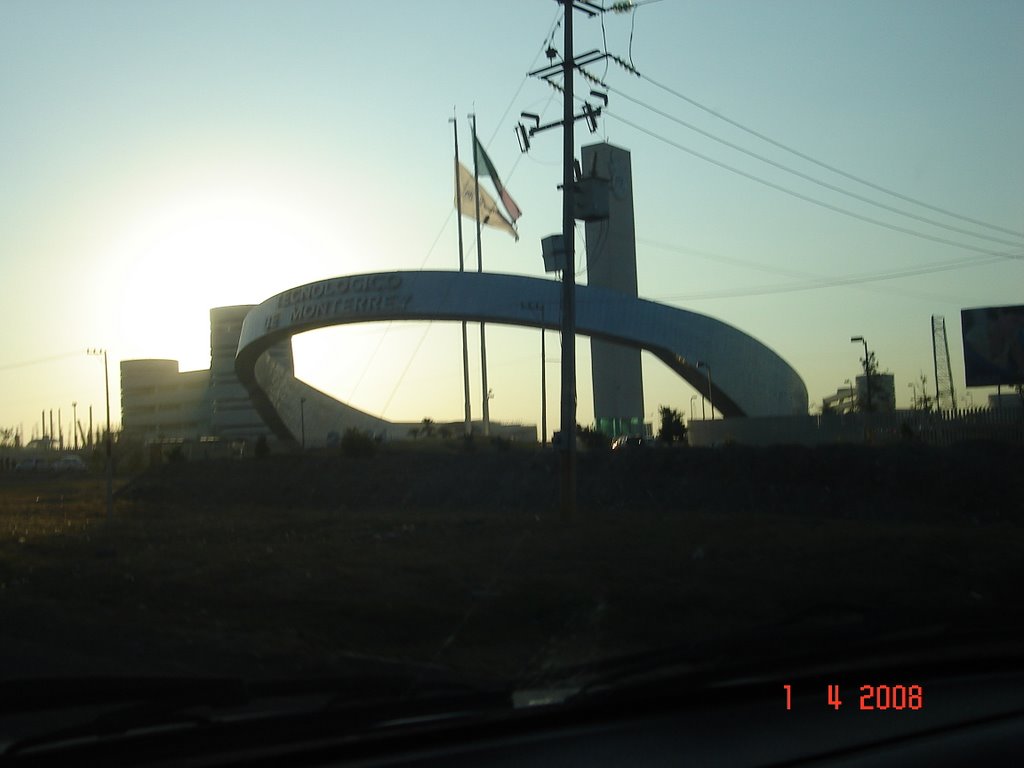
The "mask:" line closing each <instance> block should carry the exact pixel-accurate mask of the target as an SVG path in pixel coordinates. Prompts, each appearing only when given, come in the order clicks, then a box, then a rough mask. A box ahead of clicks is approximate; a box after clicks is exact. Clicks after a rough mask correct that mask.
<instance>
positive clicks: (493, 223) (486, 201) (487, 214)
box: [455, 163, 519, 240]
mask: <svg viewBox="0 0 1024 768" xmlns="http://www.w3.org/2000/svg"><path fill="white" fill-rule="evenodd" d="M476 186H477V185H476V183H475V182H474V181H473V174H472V173H470V172H469V170H468V169H467V168H466V166H464V165H463V164H462V163H459V188H458V189H456V190H455V207H456V208H459V207H460V200H461V209H462V215H463V216H468V217H469V218H471V219H475V218H476V196H475V195H474V194H473V190H474V188H475V187H476ZM480 223H481V224H485V225H486V226H488V227H494V228H495V229H503V230H505V231H506V232H508V233H509V234H510V235H512V237H514V238H515V239H516V240H518V239H519V233H518V232H516V228H515V227H514V226H512V222H511V221H509V220H508V219H506V218H505V217H504V216H503V215H502V213H501V210H500V209H499V208H498V204H497V203H496V202H495V201H494V198H493V197H491V196H490V195H489V194H487V190H485V189H481V190H480Z"/></svg>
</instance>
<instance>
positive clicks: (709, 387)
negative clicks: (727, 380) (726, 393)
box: [697, 360, 715, 421]
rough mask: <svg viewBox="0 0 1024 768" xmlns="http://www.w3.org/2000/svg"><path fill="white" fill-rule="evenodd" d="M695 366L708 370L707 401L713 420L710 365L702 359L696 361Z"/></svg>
mask: <svg viewBox="0 0 1024 768" xmlns="http://www.w3.org/2000/svg"><path fill="white" fill-rule="evenodd" d="M697 367H698V368H703V369H704V370H706V371H707V372H708V402H709V403H711V420H712V421H714V420H715V396H714V395H713V394H711V366H710V365H708V364H707V363H705V362H704V361H703V360H698V361H697Z"/></svg>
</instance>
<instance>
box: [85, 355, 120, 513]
mask: <svg viewBox="0 0 1024 768" xmlns="http://www.w3.org/2000/svg"><path fill="white" fill-rule="evenodd" d="M88 354H90V355H103V387H104V389H105V390H106V394H107V519H108V520H109V519H110V518H111V517H112V515H113V511H114V446H113V436H112V435H111V434H110V366H109V365H108V364H107V350H105V349H90V350H88Z"/></svg>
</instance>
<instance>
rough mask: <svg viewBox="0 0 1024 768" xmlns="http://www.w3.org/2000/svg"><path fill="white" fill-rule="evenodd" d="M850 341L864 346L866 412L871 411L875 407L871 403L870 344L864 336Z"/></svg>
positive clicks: (854, 337) (851, 338)
mask: <svg viewBox="0 0 1024 768" xmlns="http://www.w3.org/2000/svg"><path fill="white" fill-rule="evenodd" d="M850 341H851V342H852V343H854V344H856V343H857V342H858V341H859V342H860V343H861V344H863V345H864V382H865V387H866V388H867V403H865V407H864V410H865V411H870V410H871V409H872V407H873V406H872V402H871V368H870V367H869V366H868V343H867V341H866V340H865V339H864V337H863V336H851V337H850Z"/></svg>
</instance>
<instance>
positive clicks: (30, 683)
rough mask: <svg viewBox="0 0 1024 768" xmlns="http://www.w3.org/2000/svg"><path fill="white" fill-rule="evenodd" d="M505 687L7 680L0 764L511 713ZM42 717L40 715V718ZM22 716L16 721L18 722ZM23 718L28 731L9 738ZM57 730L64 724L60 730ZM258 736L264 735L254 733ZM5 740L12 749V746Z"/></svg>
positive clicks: (429, 680)
mask: <svg viewBox="0 0 1024 768" xmlns="http://www.w3.org/2000/svg"><path fill="white" fill-rule="evenodd" d="M510 707H511V696H510V694H509V692H508V691H506V690H487V689H481V688H478V687H475V686H471V685H468V684H465V683H462V682H460V681H458V680H455V679H446V678H443V677H441V676H439V675H437V674H434V675H423V674H422V673H421V674H419V675H409V674H406V675H401V674H390V675H372V676H353V677H351V678H341V679H326V680H323V679H321V680H309V679H304V680H270V681H266V682H254V681H243V680H235V679H217V678H213V679H209V678H199V679H176V678H139V679H132V678H77V679H76V678H69V679H56V680H48V679H38V680H13V681H6V682H2V683H0V759H2V758H3V757H10V756H12V755H19V754H26V753H33V752H45V751H55V750H62V749H74V748H81V747H88V746H90V745H100V744H104V743H111V742H117V741H126V740H130V739H145V738H151V737H156V738H160V737H168V736H169V735H171V734H175V735H176V736H177V737H178V738H180V737H181V736H182V735H183V732H189V731H194V732H198V733H205V734H210V733H214V732H216V733H218V734H219V735H218V738H222V739H224V740H227V741H231V740H232V737H231V735H230V733H229V732H231V731H235V732H236V733H239V734H240V733H241V732H243V731H244V732H246V734H247V735H246V736H245V738H247V739H249V740H252V739H253V738H256V739H259V738H260V736H259V733H260V732H261V731H265V732H266V734H267V736H268V737H269V735H270V734H271V733H274V734H276V736H275V738H281V734H282V733H283V734H289V735H290V737H294V738H307V737H309V736H311V735H316V734H323V733H330V734H331V735H333V736H337V735H340V734H354V733H364V732H366V731H370V730H374V729H381V728H388V727H401V726H403V725H407V724H415V723H426V722H432V721H439V720H445V719H453V718H459V717H467V716H476V715H478V714H480V713H483V712H493V711H496V710H508V709H509V708H510ZM33 713H36V717H32V715H33ZM12 716H13V717H12ZM13 721H17V722H18V724H19V725H20V728H19V729H18V730H19V731H20V732H17V733H9V732H5V731H7V730H9V729H10V728H11V723H12V722H13ZM55 724H56V727H54V726H55ZM254 733H255V734H256V735H255V736H254ZM4 742H7V743H6V744H4Z"/></svg>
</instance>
